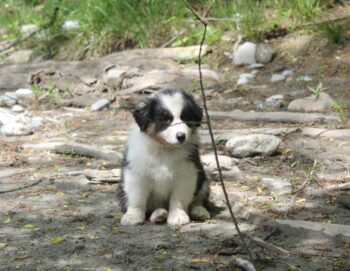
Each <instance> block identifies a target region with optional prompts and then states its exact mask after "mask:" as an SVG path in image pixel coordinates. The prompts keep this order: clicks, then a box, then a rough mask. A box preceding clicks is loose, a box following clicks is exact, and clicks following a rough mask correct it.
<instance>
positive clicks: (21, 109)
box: [11, 104, 24, 113]
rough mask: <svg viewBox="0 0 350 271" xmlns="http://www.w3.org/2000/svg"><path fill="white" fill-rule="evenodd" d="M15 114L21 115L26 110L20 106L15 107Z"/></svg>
mask: <svg viewBox="0 0 350 271" xmlns="http://www.w3.org/2000/svg"><path fill="white" fill-rule="evenodd" d="M11 110H12V111H13V112H16V113H21V112H23V111H24V108H23V107H22V106H20V105H18V104H16V105H14V106H13V107H12V109H11Z"/></svg>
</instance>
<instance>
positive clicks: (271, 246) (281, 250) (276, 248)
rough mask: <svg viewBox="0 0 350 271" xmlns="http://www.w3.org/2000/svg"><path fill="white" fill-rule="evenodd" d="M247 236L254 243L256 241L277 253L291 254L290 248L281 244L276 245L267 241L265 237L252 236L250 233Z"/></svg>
mask: <svg viewBox="0 0 350 271" xmlns="http://www.w3.org/2000/svg"><path fill="white" fill-rule="evenodd" d="M246 236H247V237H248V238H249V239H250V240H251V241H252V242H254V243H256V244H257V245H259V246H261V247H263V248H265V249H267V250H269V251H272V252H275V253H277V254H283V255H289V254H290V252H289V251H288V250H285V249H283V248H281V247H279V246H276V245H274V244H270V243H268V242H266V241H264V240H263V239H261V238H258V237H255V236H251V235H250V234H246Z"/></svg>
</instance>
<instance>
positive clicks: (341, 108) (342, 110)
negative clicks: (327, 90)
mask: <svg viewBox="0 0 350 271" xmlns="http://www.w3.org/2000/svg"><path fill="white" fill-rule="evenodd" d="M332 107H333V109H335V110H336V111H337V112H338V115H339V118H340V120H341V121H342V123H343V124H344V125H347V124H348V121H349V119H348V118H347V116H346V112H347V108H346V106H345V105H344V104H343V103H342V102H340V101H337V100H333V104H332Z"/></svg>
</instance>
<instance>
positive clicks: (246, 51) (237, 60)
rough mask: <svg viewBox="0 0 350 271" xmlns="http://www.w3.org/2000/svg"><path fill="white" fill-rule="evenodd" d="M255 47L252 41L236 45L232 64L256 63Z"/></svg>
mask: <svg viewBox="0 0 350 271" xmlns="http://www.w3.org/2000/svg"><path fill="white" fill-rule="evenodd" d="M256 48H257V45H256V44H255V43H252V42H248V41H247V42H245V43H243V44H242V45H240V46H238V48H237V50H236V52H234V64H236V65H251V64H255V63H256V58H255V54H256Z"/></svg>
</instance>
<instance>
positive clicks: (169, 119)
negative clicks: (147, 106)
mask: <svg viewBox="0 0 350 271" xmlns="http://www.w3.org/2000/svg"><path fill="white" fill-rule="evenodd" d="M160 119H161V121H162V122H164V123H167V124H168V123H171V122H172V120H173V116H172V115H171V114H170V113H169V112H168V111H163V112H161V114H160Z"/></svg>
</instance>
